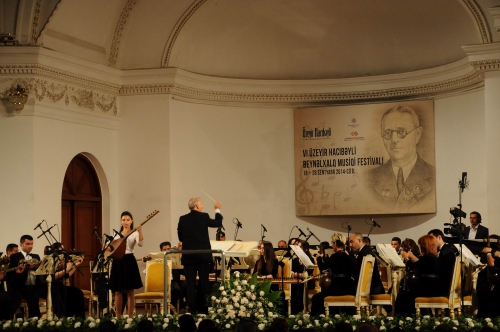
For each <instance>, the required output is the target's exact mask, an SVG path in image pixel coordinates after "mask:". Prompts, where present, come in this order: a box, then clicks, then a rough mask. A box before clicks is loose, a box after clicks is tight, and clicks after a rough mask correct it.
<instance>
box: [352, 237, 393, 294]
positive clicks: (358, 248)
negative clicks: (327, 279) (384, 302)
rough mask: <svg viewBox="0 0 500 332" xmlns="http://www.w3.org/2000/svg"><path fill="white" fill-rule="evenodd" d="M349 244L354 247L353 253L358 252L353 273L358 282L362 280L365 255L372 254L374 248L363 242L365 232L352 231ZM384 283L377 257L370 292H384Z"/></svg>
mask: <svg viewBox="0 0 500 332" xmlns="http://www.w3.org/2000/svg"><path fill="white" fill-rule="evenodd" d="M349 246H350V247H351V248H352V250H353V251H351V254H355V253H357V257H356V258H355V264H354V270H353V275H354V277H355V278H356V280H357V282H359V280H360V275H359V274H360V272H361V264H362V263H363V257H365V256H366V255H372V256H373V253H372V250H371V248H370V247H369V246H367V245H365V244H364V243H363V234H361V233H352V234H351V235H350V236H349ZM384 293H385V290H384V285H383V284H382V280H381V279H380V271H379V269H378V264H377V260H376V259H375V264H374V266H373V273H372V283H371V285H370V294H372V295H373V294H384Z"/></svg>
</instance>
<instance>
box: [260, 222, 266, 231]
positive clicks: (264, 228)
mask: <svg viewBox="0 0 500 332" xmlns="http://www.w3.org/2000/svg"><path fill="white" fill-rule="evenodd" d="M260 225H261V226H262V229H263V230H264V232H267V229H266V226H264V225H262V224H260Z"/></svg>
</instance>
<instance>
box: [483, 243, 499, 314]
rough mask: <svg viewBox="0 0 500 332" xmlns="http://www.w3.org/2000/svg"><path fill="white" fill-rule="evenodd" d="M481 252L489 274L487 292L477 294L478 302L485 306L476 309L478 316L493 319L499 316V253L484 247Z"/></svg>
mask: <svg viewBox="0 0 500 332" xmlns="http://www.w3.org/2000/svg"><path fill="white" fill-rule="evenodd" d="M482 252H483V253H484V254H485V255H486V262H487V265H488V267H487V269H488V272H489V273H488V277H487V279H488V280H487V286H488V289H487V291H484V292H482V293H478V301H480V302H483V303H487V305H480V306H479V307H478V316H479V317H490V318H494V317H498V316H500V270H499V268H500V251H498V250H493V249H492V248H491V247H485V248H483V250H482ZM479 296H480V297H479Z"/></svg>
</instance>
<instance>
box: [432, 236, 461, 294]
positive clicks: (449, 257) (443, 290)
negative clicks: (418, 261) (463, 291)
mask: <svg viewBox="0 0 500 332" xmlns="http://www.w3.org/2000/svg"><path fill="white" fill-rule="evenodd" d="M427 235H433V236H434V237H435V238H436V243H437V247H438V249H437V252H438V255H437V256H438V259H439V266H440V269H441V273H440V274H439V280H438V282H439V290H440V295H441V296H445V297H447V296H449V295H450V286H451V281H452V278H453V267H454V266H455V257H456V256H457V254H458V249H457V248H456V247H455V246H454V245H452V244H449V243H445V242H444V234H443V231H441V230H440V229H433V230H430V231H429V232H428V233H427Z"/></svg>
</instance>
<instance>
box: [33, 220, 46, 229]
mask: <svg viewBox="0 0 500 332" xmlns="http://www.w3.org/2000/svg"><path fill="white" fill-rule="evenodd" d="M44 221H45V220H42V221H41V222H40V223H39V224H38V225H36V227H35V228H33V230H34V231H36V229H37V228H38V227H40V226H42V223H43V222H44Z"/></svg>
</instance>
